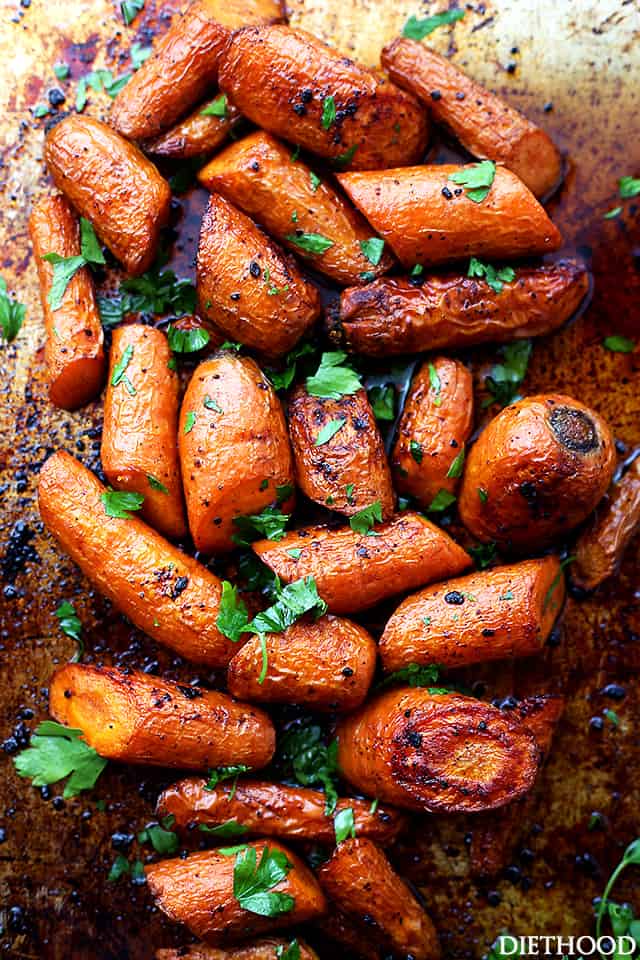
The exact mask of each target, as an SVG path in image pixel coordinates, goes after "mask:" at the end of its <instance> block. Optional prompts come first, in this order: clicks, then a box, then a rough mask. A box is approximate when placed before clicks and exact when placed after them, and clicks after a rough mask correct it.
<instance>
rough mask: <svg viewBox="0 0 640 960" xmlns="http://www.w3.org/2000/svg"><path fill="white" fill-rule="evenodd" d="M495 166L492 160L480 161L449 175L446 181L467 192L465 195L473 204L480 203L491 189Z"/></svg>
mask: <svg viewBox="0 0 640 960" xmlns="http://www.w3.org/2000/svg"><path fill="white" fill-rule="evenodd" d="M495 175H496V165H495V163H494V162H493V160H480V162H479V163H473V164H471V165H470V166H468V167H464V168H463V169H462V170H458V172H457V173H450V174H449V177H448V179H449V180H451V182H452V183H458V184H460V186H461V187H464V188H465V190H466V191H467V193H466V195H467V197H468V198H469V200H473V202H474V203H481V202H482V201H483V200H484V199H485V197H486V196H487V194H488V193H489V191H490V189H491V185H492V184H493V181H494V179H495Z"/></svg>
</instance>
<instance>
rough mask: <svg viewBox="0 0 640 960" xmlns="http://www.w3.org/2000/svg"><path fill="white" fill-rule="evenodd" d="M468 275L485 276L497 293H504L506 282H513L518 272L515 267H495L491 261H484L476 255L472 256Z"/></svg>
mask: <svg viewBox="0 0 640 960" xmlns="http://www.w3.org/2000/svg"><path fill="white" fill-rule="evenodd" d="M467 276H468V277H483V278H484V279H485V280H486V281H487V283H488V284H489V286H490V287H491V289H492V290H493V291H494V292H495V293H502V288H503V287H504V285H505V283H513V281H514V280H515V278H516V272H515V270H514V269H513V267H494V266H493V264H491V263H483V262H482V261H481V260H478V259H477V258H476V257H471V259H470V261H469V269H468V270H467Z"/></svg>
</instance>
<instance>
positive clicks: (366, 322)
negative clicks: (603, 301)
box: [332, 260, 589, 357]
mask: <svg viewBox="0 0 640 960" xmlns="http://www.w3.org/2000/svg"><path fill="white" fill-rule="evenodd" d="M588 291H589V274H588V272H587V270H586V268H585V267H584V265H583V264H582V263H580V262H579V261H577V260H560V261H558V262H556V263H550V264H545V265H543V266H541V267H518V269H517V271H516V279H515V280H514V281H513V282H512V283H505V284H504V285H503V287H502V290H501V291H500V293H496V292H495V291H494V290H492V289H491V287H490V286H489V284H488V283H486V282H485V281H484V280H477V279H474V278H471V277H465V276H462V275H461V274H460V273H449V274H432V275H429V276H426V277H425V279H424V281H422V282H421V281H420V280H418V281H417V282H412V281H411V280H408V279H406V278H404V277H383V278H381V279H378V280H375V281H374V282H373V283H369V284H367V285H366V286H364V287H351V288H349V289H347V290H343V292H342V295H341V297H340V320H339V323H338V325H337V326H336V327H335V329H334V330H333V331H332V337H333V339H335V340H337V341H338V342H341V341H344V343H345V344H346V346H347V347H348V348H349V349H350V350H352V351H354V352H355V353H363V354H365V355H367V356H371V357H387V356H390V355H395V354H403V353H422V352H424V351H425V350H439V349H442V348H443V347H446V348H454V347H455V348H457V347H466V346H475V345H476V344H479V343H489V342H493V343H506V342H508V341H510V340H520V339H522V338H526V337H539V336H542V335H543V334H546V333H551V332H552V331H553V330H556V329H557V328H558V327H561V326H562V324H563V323H565V322H566V321H567V320H568V319H569V318H570V317H571V316H573V314H574V313H575V312H576V310H577V309H578V307H579V306H580V304H581V303H582V301H583V300H584V298H585V296H586V295H587V293H588Z"/></svg>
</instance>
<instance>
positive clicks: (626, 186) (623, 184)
mask: <svg viewBox="0 0 640 960" xmlns="http://www.w3.org/2000/svg"><path fill="white" fill-rule="evenodd" d="M618 189H619V191H620V196H621V197H622V199H623V200H630V199H631V197H637V196H638V194H640V177H620V179H619V180H618Z"/></svg>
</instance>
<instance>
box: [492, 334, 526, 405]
mask: <svg viewBox="0 0 640 960" xmlns="http://www.w3.org/2000/svg"><path fill="white" fill-rule="evenodd" d="M500 353H501V355H502V358H503V361H502V363H498V364H496V365H495V366H494V367H492V368H491V373H490V374H489V376H487V377H485V380H484V382H485V386H486V387H487V389H488V390H489V392H490V393H491V397H490V398H489V399H487V400H485V401H484V403H483V406H485V407H488V406H490V405H491V404H492V403H499V404H500V406H502V407H506V406H508V405H509V404H510V403H513V401H514V400H516V399H517V396H518V389H519V387H520V385H521V383H522V381H523V380H524V378H525V376H526V374H527V367H528V366H529V357H530V356H531V341H530V340H514V341H513V343H507V344H505V346H504V347H502V348H501V349H500Z"/></svg>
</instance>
